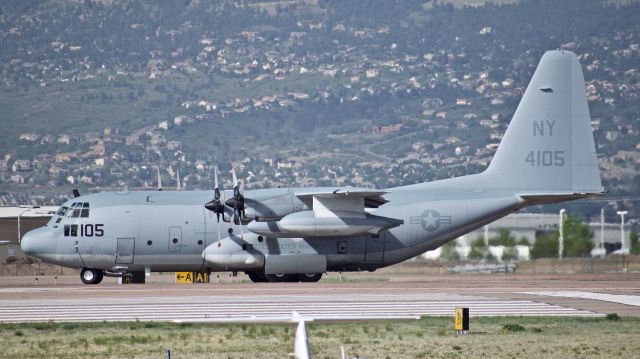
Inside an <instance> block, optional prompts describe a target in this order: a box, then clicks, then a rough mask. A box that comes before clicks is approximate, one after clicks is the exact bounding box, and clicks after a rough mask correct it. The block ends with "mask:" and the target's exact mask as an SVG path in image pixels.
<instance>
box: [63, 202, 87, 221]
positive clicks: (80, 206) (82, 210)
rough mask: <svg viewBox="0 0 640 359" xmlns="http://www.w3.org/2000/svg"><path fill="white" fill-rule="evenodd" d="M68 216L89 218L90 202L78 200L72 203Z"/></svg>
mask: <svg viewBox="0 0 640 359" xmlns="http://www.w3.org/2000/svg"><path fill="white" fill-rule="evenodd" d="M67 216H68V217H71V218H79V217H82V218H88V217H89V203H88V202H78V203H73V204H71V208H70V210H69V211H68V213H67Z"/></svg>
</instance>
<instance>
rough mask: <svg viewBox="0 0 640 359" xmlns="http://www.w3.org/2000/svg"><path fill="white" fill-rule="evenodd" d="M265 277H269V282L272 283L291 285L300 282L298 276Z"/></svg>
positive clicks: (266, 275)
mask: <svg viewBox="0 0 640 359" xmlns="http://www.w3.org/2000/svg"><path fill="white" fill-rule="evenodd" d="M265 277H267V280H268V281H269V282H270V283H289V282H297V281H298V275H297V274H265Z"/></svg>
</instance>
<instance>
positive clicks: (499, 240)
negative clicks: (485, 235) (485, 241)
mask: <svg viewBox="0 0 640 359" xmlns="http://www.w3.org/2000/svg"><path fill="white" fill-rule="evenodd" d="M489 245H490V246H505V247H513V246H515V245H516V239H515V238H514V237H513V236H512V235H511V232H509V230H508V229H506V228H500V229H499V230H498V235H497V236H495V237H491V238H489Z"/></svg>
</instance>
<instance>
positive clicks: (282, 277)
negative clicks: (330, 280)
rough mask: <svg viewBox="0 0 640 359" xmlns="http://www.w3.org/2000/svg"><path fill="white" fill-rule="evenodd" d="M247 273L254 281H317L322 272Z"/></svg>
mask: <svg viewBox="0 0 640 359" xmlns="http://www.w3.org/2000/svg"><path fill="white" fill-rule="evenodd" d="M247 275H248V276H249V279H251V281H252V282H254V283H266V282H270V283H293V282H317V281H319V280H320V278H322V273H300V274H264V273H262V272H247Z"/></svg>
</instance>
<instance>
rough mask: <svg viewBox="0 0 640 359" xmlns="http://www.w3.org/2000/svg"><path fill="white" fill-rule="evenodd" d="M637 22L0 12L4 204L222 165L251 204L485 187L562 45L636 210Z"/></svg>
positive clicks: (106, 9) (46, 8)
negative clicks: (309, 192) (578, 66)
mask: <svg viewBox="0 0 640 359" xmlns="http://www.w3.org/2000/svg"><path fill="white" fill-rule="evenodd" d="M465 4H469V5H470V6H465ZM482 4H484V5H482ZM637 13H640V2H638V1H609V2H602V1H595V0H588V1H584V0H567V1H561V2H557V1H550V0H534V1H518V2H515V1H496V2H490V3H483V2H478V1H474V2H469V3H465V2H463V1H441V2H424V1H401V0H397V1H366V2H365V1H363V2H342V1H316V0H308V1H282V2H260V1H241V2H237V1H221V2H208V1H180V2H176V1H159V2H158V1H141V2H139V1H135V2H134V1H122V2H111V1H66V0H52V1H20V2H3V3H1V4H0V48H1V49H2V50H1V51H0V61H1V64H0V68H1V74H2V86H0V108H1V109H2V111H0V128H2V133H3V140H2V141H1V142H0V191H3V192H2V193H0V204H9V203H12V202H25V201H36V202H39V203H40V202H57V201H59V198H58V196H59V195H60V194H61V193H62V194H64V195H66V194H67V193H68V191H69V189H70V188H72V187H75V186H81V187H83V188H91V189H93V188H95V187H98V186H99V187H110V186H122V185H125V184H126V185H129V186H133V187H144V186H153V185H154V182H155V173H156V170H155V168H156V166H160V167H161V169H162V174H163V177H164V181H163V182H164V183H165V184H167V183H171V182H172V180H171V177H174V176H175V171H176V169H179V171H180V174H181V177H182V178H183V179H184V180H185V181H186V185H187V188H210V187H211V172H212V168H213V167H214V166H219V167H220V168H221V170H228V169H229V168H230V167H231V165H234V166H236V167H237V168H239V169H240V172H241V173H242V175H243V176H244V177H245V178H247V180H248V182H249V185H250V186H252V187H253V188H257V187H264V186H273V185H329V184H337V185H342V184H351V185H362V186H376V187H388V186H395V185H402V184H410V183H415V182H420V181H425V180H433V179H438V178H446V177H450V176H453V175H460V174H465V173H473V172H477V171H480V170H482V169H483V168H484V167H485V166H486V164H487V163H488V161H489V160H490V159H491V156H492V154H493V151H494V150H495V147H496V144H497V143H498V142H499V140H500V137H501V135H502V133H503V131H504V129H505V128H506V125H507V124H508V122H509V119H510V117H511V114H512V113H513V111H514V110H515V106H516V105H517V101H518V100H519V98H520V96H521V94H522V92H523V90H524V88H525V87H526V84H527V82H528V80H529V78H530V76H531V75H532V73H533V70H534V69H535V66H536V65H537V61H538V60H539V58H540V56H541V55H542V53H543V52H544V51H545V50H548V49H555V48H564V49H569V50H572V51H574V52H576V53H577V54H578V55H579V56H580V59H581V61H582V64H583V68H584V71H585V78H586V80H587V92H588V95H589V102H590V109H591V113H592V118H593V126H594V129H595V130H596V143H597V144H598V151H599V153H600V155H601V158H600V162H601V168H602V169H603V175H604V177H605V178H604V180H605V185H606V186H607V188H609V189H610V190H611V194H612V195H613V196H615V197H620V196H637V195H638V194H639V193H640V175H639V172H638V169H639V168H640V155H639V150H640V148H639V147H638V140H637V138H638V129H639V127H640V110H639V108H640V102H639V101H638V90H639V89H640V73H639V70H640V60H639V59H640V48H639V44H640V39H639V36H640V23H638V21H637V16H636V15H634V14H637ZM620 205H621V204H620V203H619V204H618V206H620ZM626 205H627V206H631V207H634V206H635V208H632V210H637V204H636V202H629V203H627V204H626ZM600 206H601V204H597V203H596V204H587V205H582V206H580V211H581V212H582V213H583V214H596V213H599V207H600ZM623 206H624V205H623ZM636 213H637V212H636Z"/></svg>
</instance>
